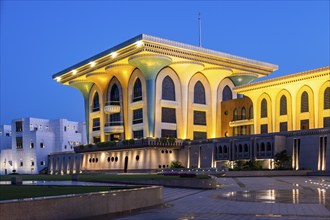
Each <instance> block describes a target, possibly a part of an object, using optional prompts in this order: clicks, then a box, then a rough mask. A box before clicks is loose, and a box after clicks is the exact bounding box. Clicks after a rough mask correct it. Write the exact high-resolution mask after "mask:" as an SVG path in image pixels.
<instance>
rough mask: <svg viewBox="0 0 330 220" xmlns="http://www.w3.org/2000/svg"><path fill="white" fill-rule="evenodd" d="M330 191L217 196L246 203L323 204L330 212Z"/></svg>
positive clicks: (293, 190)
mask: <svg viewBox="0 0 330 220" xmlns="http://www.w3.org/2000/svg"><path fill="white" fill-rule="evenodd" d="M329 197H330V195H329V191H327V190H326V189H322V188H317V189H309V188H304V189H292V190H274V189H269V190H253V191H238V192H227V193H222V194H218V195H216V198H218V199H228V200H233V201H244V202H262V203H291V204H304V203H306V204H322V205H324V206H325V207H326V208H327V209H328V210H330V198H329Z"/></svg>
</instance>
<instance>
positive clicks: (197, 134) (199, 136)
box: [194, 131, 207, 140]
mask: <svg viewBox="0 0 330 220" xmlns="http://www.w3.org/2000/svg"><path fill="white" fill-rule="evenodd" d="M206 138H207V133H206V132H201V131H194V140H199V139H206Z"/></svg>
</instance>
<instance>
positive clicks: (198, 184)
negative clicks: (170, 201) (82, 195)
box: [110, 178, 217, 189]
mask: <svg viewBox="0 0 330 220" xmlns="http://www.w3.org/2000/svg"><path fill="white" fill-rule="evenodd" d="M110 182H111V183H124V184H139V185H158V186H168V187H178V188H191V189H216V188H217V179H216V178H209V179H198V178H186V179H185V178H180V179H167V180H162V179H159V180H126V181H124V180H123V181H122V180H118V181H117V180H113V181H110Z"/></svg>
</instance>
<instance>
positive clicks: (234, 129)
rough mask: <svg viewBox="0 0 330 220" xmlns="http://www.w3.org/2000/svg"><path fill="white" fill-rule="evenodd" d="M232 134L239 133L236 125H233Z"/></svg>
mask: <svg viewBox="0 0 330 220" xmlns="http://www.w3.org/2000/svg"><path fill="white" fill-rule="evenodd" d="M233 135H234V136H236V135H239V132H238V127H234V128H233Z"/></svg>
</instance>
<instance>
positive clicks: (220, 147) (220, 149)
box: [219, 145, 222, 154]
mask: <svg viewBox="0 0 330 220" xmlns="http://www.w3.org/2000/svg"><path fill="white" fill-rule="evenodd" d="M219 154H222V146H221V145H220V146H219Z"/></svg>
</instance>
